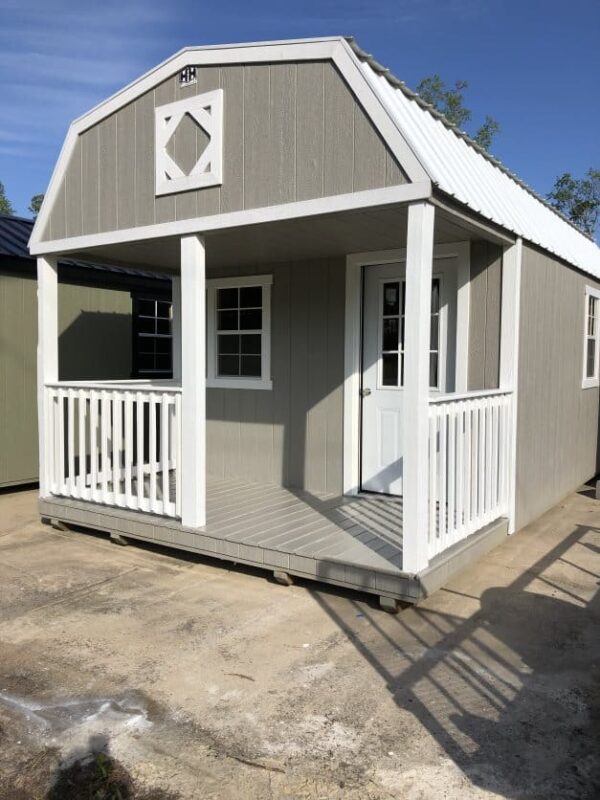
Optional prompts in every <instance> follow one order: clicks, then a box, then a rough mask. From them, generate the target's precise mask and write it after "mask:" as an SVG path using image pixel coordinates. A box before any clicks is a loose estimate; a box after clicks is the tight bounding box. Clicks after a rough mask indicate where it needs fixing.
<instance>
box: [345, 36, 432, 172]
mask: <svg viewBox="0 0 600 800" xmlns="http://www.w3.org/2000/svg"><path fill="white" fill-rule="evenodd" d="M333 60H334V63H335V65H336V66H337V68H338V69H339V70H340V72H341V73H342V75H343V77H344V79H345V80H346V82H347V83H348V85H349V86H350V88H351V89H352V91H353V92H354V94H355V95H356V96H357V98H358V100H359V102H360V104H361V105H362V106H363V108H364V109H365V111H366V112H367V114H368V115H369V117H370V119H371V121H372V122H373V124H374V125H375V128H376V129H377V130H378V131H379V133H380V135H381V137H382V138H383V140H384V142H385V143H386V144H387V146H388V147H389V148H390V150H391V151H392V153H393V154H394V156H395V157H396V159H397V160H398V163H399V164H400V166H401V167H402V169H403V170H404V171H405V172H406V174H407V175H408V177H409V179H410V180H411V181H413V182H417V181H423V180H429V179H430V177H431V176H430V174H429V173H428V172H427V170H426V169H425V166H424V165H423V163H422V161H421V160H420V159H419V157H418V156H417V153H416V150H415V149H414V148H413V147H412V146H411V145H410V144H409V142H408V140H407V139H406V137H405V136H404V133H403V132H402V130H401V129H400V126H399V125H398V121H397V115H396V114H395V113H394V110H393V108H391V106H390V105H389V103H387V102H386V100H385V97H383V95H382V93H381V92H380V91H379V87H378V85H377V84H376V83H375V82H371V81H370V80H369V78H368V76H367V74H366V73H365V71H364V70H363V69H361V64H360V60H359V58H358V56H357V55H356V53H355V52H354V50H353V49H352V48H351V47H350V45H349V44H348V42H347V41H346V40H345V39H341V40H340V41H339V42H338V47H337V49H336V52H335V55H334V59H333Z"/></svg>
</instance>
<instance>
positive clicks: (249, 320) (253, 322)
mask: <svg viewBox="0 0 600 800" xmlns="http://www.w3.org/2000/svg"><path fill="white" fill-rule="evenodd" d="M261 328H262V311H261V310H260V308H258V309H245V310H244V309H242V311H240V330H242V331H257V330H260V329H261Z"/></svg>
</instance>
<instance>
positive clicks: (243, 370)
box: [216, 286, 263, 378]
mask: <svg viewBox="0 0 600 800" xmlns="http://www.w3.org/2000/svg"><path fill="white" fill-rule="evenodd" d="M216 323H217V331H216V334H217V348H216V349H217V376H218V377H227V378H231V377H236V378H240V377H243V378H261V377H262V333H263V330H262V326H263V287H262V286H241V287H227V288H224V289H217V320H216Z"/></svg>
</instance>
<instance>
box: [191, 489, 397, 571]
mask: <svg viewBox="0 0 600 800" xmlns="http://www.w3.org/2000/svg"><path fill="white" fill-rule="evenodd" d="M205 531H206V533H207V534H209V535H211V536H215V537H219V538H221V539H225V540H227V541H230V542H235V543H236V544H240V545H247V546H252V547H260V548H265V549H269V550H276V551H280V552H282V553H289V554H293V555H296V556H305V557H307V558H311V559H317V560H319V561H338V562H343V563H345V564H353V565H356V566H357V567H361V568H363V569H364V568H367V569H372V570H376V571H380V570H384V571H386V572H398V573H400V572H401V571H402V500H401V498H397V497H388V496H382V495H368V494H363V495H359V496H357V497H340V496H333V495H322V494H318V495H317V494H312V493H310V492H306V491H300V490H295V489H287V488H282V487H280V486H268V485H264V484H255V483H250V482H243V481H231V480H215V479H212V480H211V479H209V481H208V483H207V524H206V528H205Z"/></svg>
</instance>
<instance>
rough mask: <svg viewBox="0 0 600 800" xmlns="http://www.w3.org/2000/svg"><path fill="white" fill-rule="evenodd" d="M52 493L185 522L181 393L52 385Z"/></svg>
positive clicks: (134, 386) (47, 431)
mask: <svg viewBox="0 0 600 800" xmlns="http://www.w3.org/2000/svg"><path fill="white" fill-rule="evenodd" d="M44 404H45V405H44V416H45V426H44V436H45V447H44V453H45V464H44V469H45V473H46V475H45V477H46V485H47V486H48V487H49V490H50V492H51V493H52V494H56V495H61V496H64V497H73V498H76V499H79V500H89V501H92V502H96V503H104V504H106V505H111V506H117V507H122V508H129V509H132V510H135V511H146V512H150V513H153V514H162V515H164V516H168V517H180V516H181V490H180V485H181V481H180V470H179V468H178V465H179V464H180V463H181V458H180V453H181V388H179V387H175V386H173V384H172V383H170V384H169V383H166V382H165V383H163V384H160V383H156V384H152V383H149V382H147V381H111V382H93V383H88V382H82V381H77V382H70V383H65V382H58V383H53V384H46V385H45V387H44Z"/></svg>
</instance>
